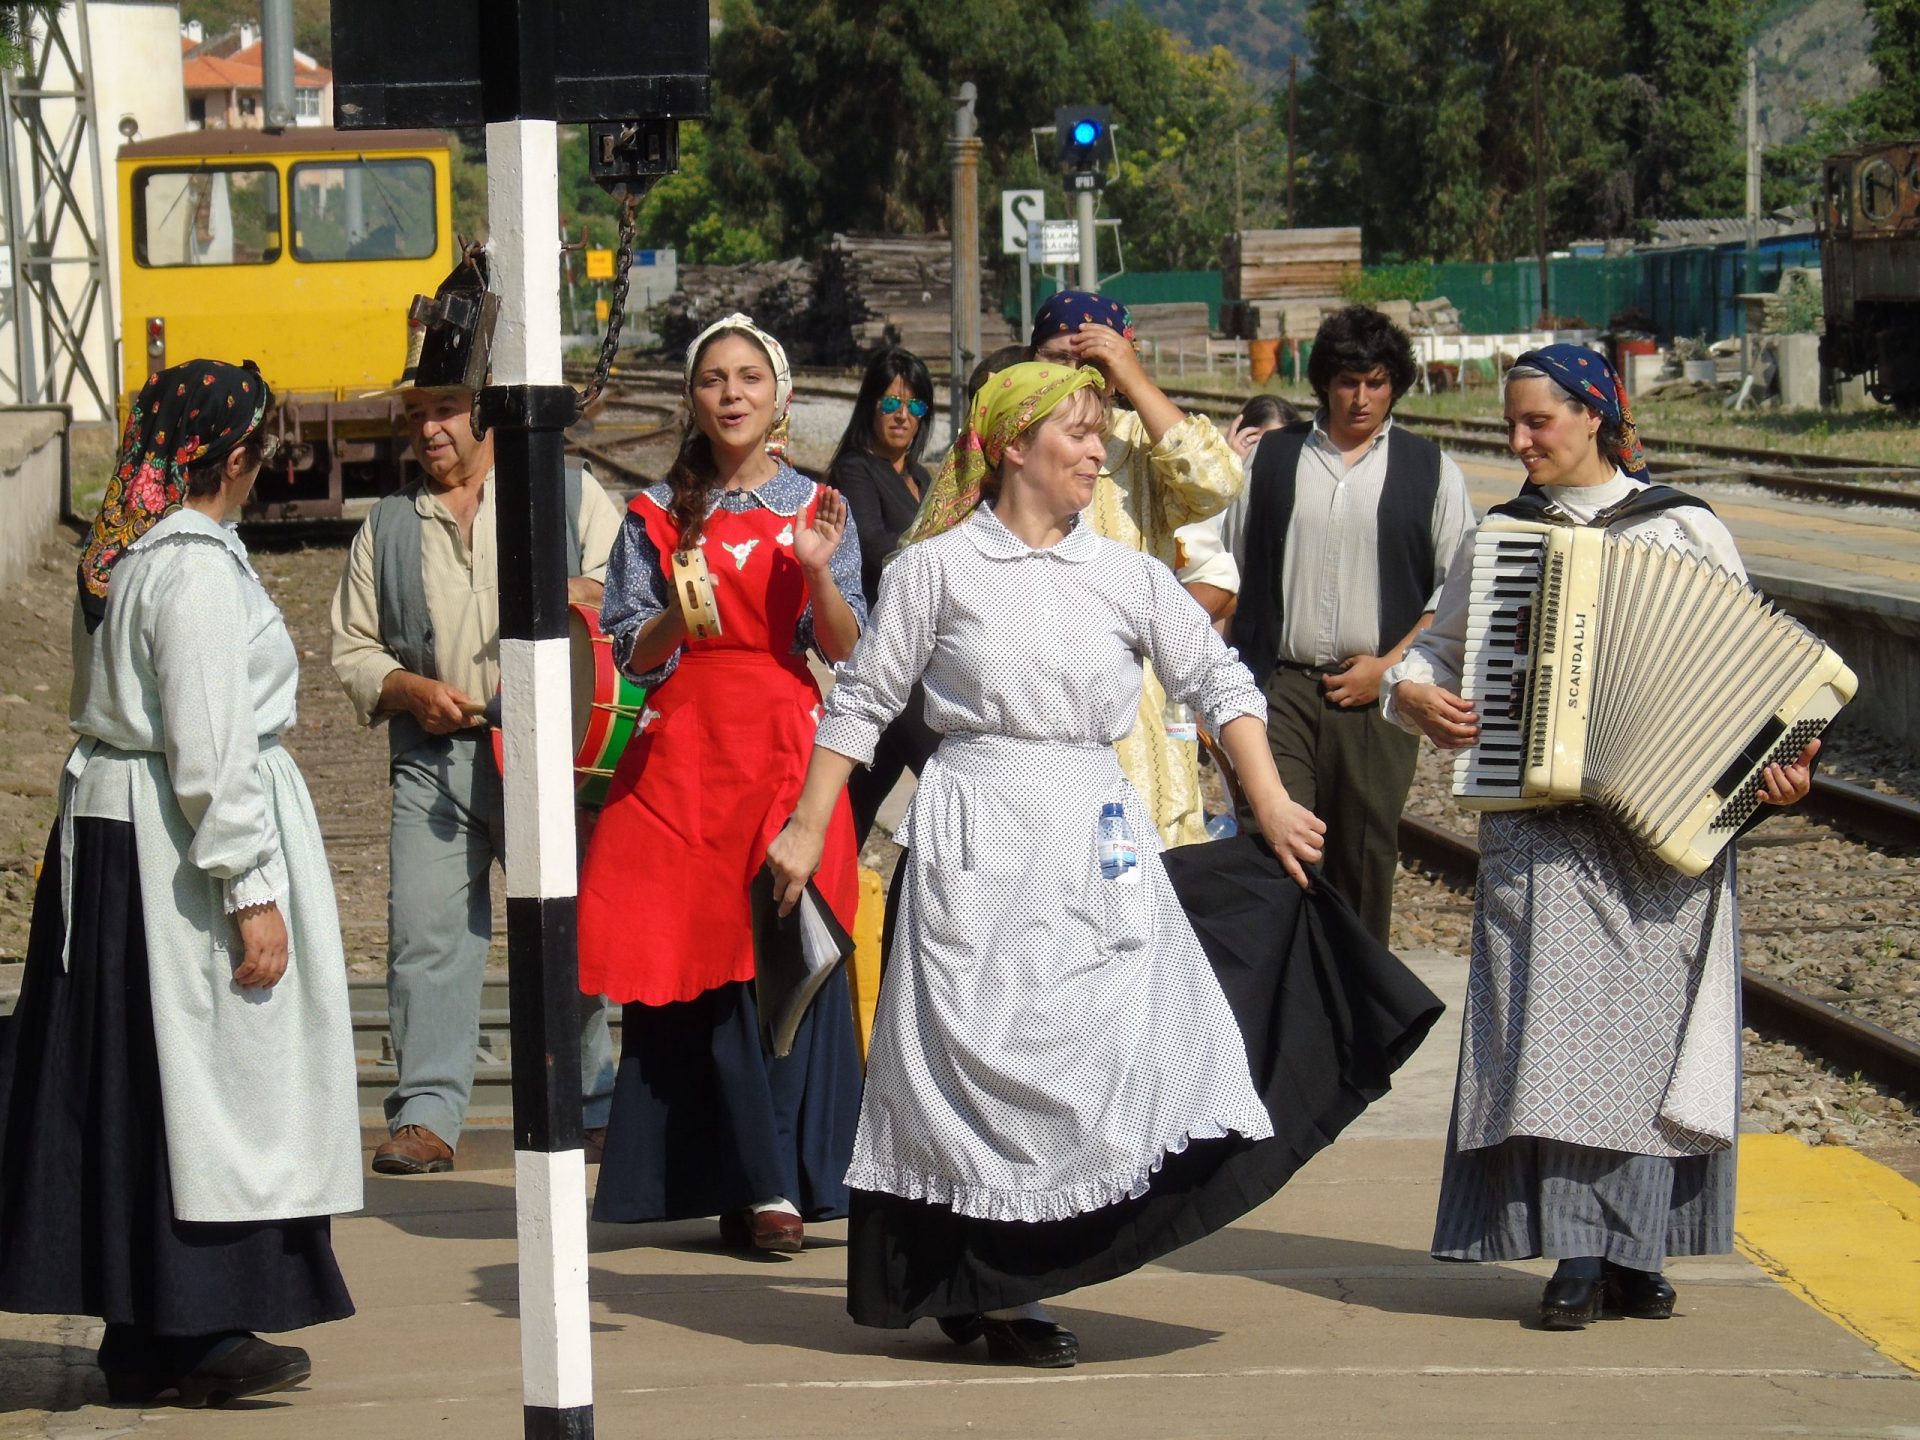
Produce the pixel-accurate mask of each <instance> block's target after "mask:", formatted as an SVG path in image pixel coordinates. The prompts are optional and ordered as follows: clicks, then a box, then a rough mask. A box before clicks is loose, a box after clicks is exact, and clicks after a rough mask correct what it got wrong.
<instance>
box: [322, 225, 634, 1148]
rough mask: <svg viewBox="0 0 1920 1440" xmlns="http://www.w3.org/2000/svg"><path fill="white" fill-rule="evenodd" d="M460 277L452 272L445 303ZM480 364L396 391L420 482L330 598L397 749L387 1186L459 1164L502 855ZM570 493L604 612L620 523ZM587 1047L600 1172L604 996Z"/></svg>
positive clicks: (383, 516)
mask: <svg viewBox="0 0 1920 1440" xmlns="http://www.w3.org/2000/svg"><path fill="white" fill-rule="evenodd" d="M462 267H463V268H470V263H469V262H462ZM462 278H463V277H462V273H461V271H460V270H456V271H455V274H454V275H453V276H451V277H449V280H448V282H447V284H445V285H442V287H441V296H443V297H444V296H445V295H446V294H448V293H449V291H450V289H455V288H458V286H457V284H456V282H459V281H461V280H462ZM464 279H465V280H466V281H467V282H469V283H471V282H472V281H473V280H474V276H472V275H467V276H465V277H464ZM478 283H479V285H480V287H481V289H482V290H484V285H485V280H484V276H483V275H482V276H481V277H480V279H479V282H478ZM437 298H438V297H437ZM484 339H485V337H481V343H484ZM474 368H475V367H473V366H455V367H453V368H451V369H448V368H447V367H442V366H438V365H436V364H435V355H434V353H433V352H432V350H431V348H429V351H428V353H427V354H425V355H422V356H419V357H418V359H417V360H411V361H410V363H409V374H408V376H407V377H406V378H404V379H403V380H402V381H401V386H400V395H401V400H402V403H403V404H404V406H405V407H406V417H407V430H408V435H409V437H410V439H411V441H412V446H413V456H414V459H415V460H417V461H418V462H419V464H420V470H421V475H420V478H419V479H418V480H416V481H415V482H414V483H413V484H411V485H409V486H407V487H406V488H405V489H403V490H401V491H399V492H398V493H396V494H393V495H389V496H387V497H386V498H385V499H383V500H382V501H380V502H379V504H377V505H376V506H375V507H374V509H373V512H372V513H371V514H370V515H369V516H368V517H367V519H366V522H365V523H364V524H363V525H361V527H360V530H359V533H358V534H356V535H355V536H354V539H353V544H352V546H351V547H350V548H349V550H348V554H347V564H346V570H345V573H343V574H342V575H341V577H340V585H339V588H338V589H337V590H336V591H335V592H334V597H333V669H334V674H335V675H337V676H338V677H339V679H340V683H341V685H342V686H343V687H344V688H345V690H346V692H347V698H348V699H349V700H351V701H352V702H353V707H354V710H355V711H356V713H357V714H358V715H359V717H360V720H361V722H362V723H363V724H367V725H378V724H385V725H386V727H387V738H388V742H389V751H390V754H391V762H390V766H389V771H388V775H389V779H390V782H391V785H392V803H393V809H392V826H391V830H390V833H389V855H390V865H389V872H390V873H389V877H388V878H389V888H388V893H387V1014H388V1024H389V1027H390V1029H391V1031H392V1035H393V1048H394V1059H395V1062H396V1067H397V1069H398V1070H399V1082H398V1084H396V1085H395V1087H394V1089H393V1092H392V1093H391V1094H390V1095H388V1096H387V1101H386V1113H387V1126H388V1130H389V1132H390V1134H389V1138H388V1139H387V1140H386V1142H385V1143H384V1144H382V1145H381V1146H380V1147H379V1148H378V1149H377V1150H375V1151H374V1154H373V1168H374V1169H375V1170H376V1171H378V1172H379V1173H381V1174H384V1175H417V1174H423V1173H427V1172H431V1171H439V1170H451V1169H452V1168H453V1152H454V1147H455V1146H456V1145H457V1144H458V1143H459V1138H460V1131H461V1127H462V1125H463V1124H464V1122H465V1119H466V1112H467V1102H468V1099H469V1097H470V1095H471V1094H472V1090H473V1076H474V1059H475V1042H476V1039H477V1037H478V1035H479V1030H480V999H481V993H482V985H483V983H484V977H485V972H486V963H487V950H488V947H489V945H490V943H491V941H492V919H491V905H490V903H489V899H488V889H489V872H490V869H491V867H492V866H493V864H494V863H495V861H498V860H502V859H503V845H504V836H505V816H504V809H503V800H502V795H501V788H500V776H499V773H498V771H497V770H496V769H495V766H494V761H493V756H492V751H491V746H490V744H489V741H488V735H487V726H486V721H485V720H484V719H483V718H482V715H481V712H482V709H483V707H484V706H485V704H486V702H487V701H489V700H491V699H492V698H493V697H494V694H495V693H496V692H497V690H498V689H499V685H500V599H499V582H498V569H497V559H496V557H497V555H498V553H499V552H498V543H497V536H496V530H495V521H494V493H493V492H494V486H493V436H492V435H491V434H490V433H489V434H487V435H484V436H476V435H475V434H474V433H473V397H474V390H473V388H472V386H471V384H470V383H460V382H462V381H466V382H471V381H472V380H474V379H475V378H476V376H475V374H474V373H472V371H473V369H474ZM478 369H479V370H481V371H484V363H483V362H482V363H480V364H479V365H478ZM567 499H568V506H567V511H568V516H569V518H570V519H571V521H572V524H571V525H570V526H569V527H568V530H569V533H568V537H567V546H568V555H569V559H570V561H571V565H570V572H571V573H572V574H573V576H574V577H575V578H573V579H571V580H569V581H568V582H567V598H568V600H570V601H576V602H579V603H581V604H588V605H596V606H597V605H598V604H599V603H600V594H601V581H602V579H603V578H604V576H605V575H606V568H607V556H608V554H609V552H610V551H611V550H612V547H613V541H614V537H615V536H616V535H617V534H618V533H619V530H620V521H621V512H620V510H619V508H618V507H617V506H616V505H615V504H614V502H613V500H612V499H611V498H610V497H609V496H608V495H607V493H606V491H604V490H602V489H601V488H600V485H599V482H597V481H596V480H595V479H594V478H593V477H592V475H590V474H588V473H586V470H585V467H584V466H575V465H573V464H571V463H570V464H569V466H568V473H567ZM580 1042H581V1043H580V1049H581V1062H582V1063H581V1088H582V1093H583V1094H584V1095H585V1097H586V1106H585V1112H584V1120H585V1124H586V1127H587V1130H588V1132H589V1134H588V1143H589V1156H588V1158H589V1160H592V1159H594V1158H596V1157H595V1156H594V1155H593V1154H592V1148H593V1142H594V1140H595V1139H596V1138H601V1137H604V1134H605V1127H606V1123H607V1111H608V1107H609V1106H610V1105H611V1103H612V1098H613V1073H614V1072H613V1056H612V1048H611V1042H610V1039H609V1035H608V1030H607V1016H606V1002H605V1001H604V1000H603V999H599V998H598V997H594V998H588V999H583V1001H582V1007H581V1036H580ZM596 1132H597V1133H596Z"/></svg>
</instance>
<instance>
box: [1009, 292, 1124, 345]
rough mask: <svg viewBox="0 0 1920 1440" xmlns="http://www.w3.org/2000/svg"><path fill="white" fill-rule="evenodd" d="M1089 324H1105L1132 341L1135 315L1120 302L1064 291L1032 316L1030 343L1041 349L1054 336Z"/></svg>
mask: <svg viewBox="0 0 1920 1440" xmlns="http://www.w3.org/2000/svg"><path fill="white" fill-rule="evenodd" d="M1088 325H1104V326H1106V327H1107V328H1108V329H1109V330H1118V331H1119V332H1120V333H1121V335H1123V336H1125V337H1126V338H1127V339H1129V340H1131V339H1133V316H1131V315H1129V314H1128V313H1127V307H1126V306H1124V305H1122V304H1121V303H1120V302H1119V301H1118V300H1113V299H1109V298H1108V297H1107V296H1105V295H1096V294H1094V293H1093V292H1092V291H1091V290H1062V291H1061V292H1060V293H1059V294H1057V295H1053V296H1050V297H1049V298H1048V299H1047V302H1046V303H1045V304H1044V305H1042V306H1041V307H1040V313H1039V314H1037V315H1035V316H1034V317H1033V335H1032V337H1031V338H1030V339H1029V340H1028V342H1027V343H1028V344H1029V345H1031V346H1032V347H1033V348H1034V349H1035V350H1038V349H1039V348H1040V347H1041V346H1042V345H1044V344H1045V343H1046V342H1047V341H1049V340H1051V339H1052V338H1053V337H1054V336H1056V335H1071V334H1073V333H1074V332H1075V331H1077V330H1080V329H1082V328H1083V327H1085V326H1088Z"/></svg>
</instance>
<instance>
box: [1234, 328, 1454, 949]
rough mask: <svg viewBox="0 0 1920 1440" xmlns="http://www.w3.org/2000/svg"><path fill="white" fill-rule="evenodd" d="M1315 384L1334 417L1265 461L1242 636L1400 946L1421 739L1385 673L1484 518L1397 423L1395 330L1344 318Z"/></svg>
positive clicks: (1400, 336) (1360, 903)
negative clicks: (1476, 517)
mask: <svg viewBox="0 0 1920 1440" xmlns="http://www.w3.org/2000/svg"><path fill="white" fill-rule="evenodd" d="M1307 377H1308V379H1309V380H1310V381H1311V382H1312V384H1313V389H1314V393H1315V395H1317V396H1318V397H1319V401H1320V409H1319V412H1318V413H1317V414H1316V415H1315V416H1314V418H1313V419H1312V420H1311V421H1303V422H1301V423H1299V424H1297V425H1290V426H1288V427H1286V428H1284V429H1281V430H1275V431H1273V432H1271V433H1269V434H1268V435H1266V436H1265V437H1263V438H1262V440H1261V441H1260V444H1259V447H1258V448H1257V449H1256V450H1255V451H1254V452H1253V454H1252V456H1251V457H1250V458H1249V460H1248V462H1247V489H1246V492H1245V498H1244V501H1243V502H1242V503H1243V504H1244V507H1245V509H1244V518H1243V523H1241V524H1239V525H1231V524H1230V526H1229V531H1230V541H1231V544H1232V548H1233V551H1234V556H1235V559H1236V560H1238V561H1239V565H1240V576H1241V580H1240V601H1239V608H1238V609H1237V610H1236V611H1235V612H1234V618H1233V628H1232V636H1233V643H1234V644H1235V646H1237V647H1238V648H1239V651H1240V656H1241V658H1242V659H1243V660H1244V661H1245V662H1246V663H1247V666H1248V668H1249V669H1251V670H1252V671H1253V675H1254V679H1255V680H1257V681H1259V682H1260V684H1261V686H1262V688H1263V689H1264V690H1265V691H1266V695H1267V705H1268V715H1267V739H1268V743H1269V744H1270V745H1271V746H1272V747H1273V758H1274V760H1275V762H1276V763H1277V764H1278V766H1279V768H1280V778H1281V779H1282V780H1284V781H1285V782H1286V785H1287V793H1288V794H1290V795H1292V796H1293V797H1294V799H1296V800H1298V801H1299V802H1300V803H1301V804H1302V805H1305V806H1307V807H1308V808H1309V809H1311V810H1313V811H1314V812H1315V813H1316V814H1317V815H1319V816H1320V818H1321V819H1323V820H1325V821H1326V822H1327V840H1326V860H1325V862H1324V864H1323V866H1322V869H1323V871H1324V873H1325V876H1326V878H1327V880H1328V882H1329V883H1331V884H1332V885H1333V887H1334V888H1335V889H1337V890H1338V891H1340V893H1341V894H1342V895H1344V896H1346V898H1347V899H1348V900H1349V901H1350V902H1352V904H1353V907H1354V909H1355V910H1356V911H1358V912H1359V914H1360V918H1361V919H1362V920H1363V921H1364V922H1365V923H1366V926H1367V928H1368V929H1369V930H1371V931H1372V932H1373V933H1374V934H1375V935H1377V936H1378V937H1379V938H1380V939H1381V940H1382V941H1385V940H1386V938H1387V933H1388V930H1389V928H1390V925H1391V921H1392V915H1393V876H1394V864H1395V860H1396V856H1397V853H1398V850H1397V845H1396V836H1397V832H1398V828H1399V823H1400V810H1401V807H1402V806H1404V805H1405V804H1406V800H1407V791H1408V789H1409V788H1410V787H1411V786H1412V784H1413V768H1414V761H1415V759H1416V757H1417V756H1418V754H1419V742H1418V740H1417V738H1416V737H1414V736H1411V735H1408V734H1407V733H1405V732H1404V731H1402V730H1400V729H1398V728H1397V727H1396V726H1393V725H1390V724H1388V723H1387V722H1386V721H1385V720H1384V719H1383V718H1381V714H1380V677H1381V675H1382V674H1384V673H1385V672H1386V669H1387V667H1388V666H1389V665H1391V664H1393V663H1394V662H1395V661H1396V660H1398V659H1399V658H1400V655H1401V653H1402V652H1403V651H1404V650H1405V649H1406V646H1407V643H1408V642H1409V641H1410V640H1412V638H1413V637H1414V635H1415V634H1416V633H1418V632H1419V631H1420V629H1422V628H1423V627H1424V626H1426V625H1427V624H1428V623H1429V622H1430V621H1431V620H1432V619H1433V604H1434V599H1435V597H1437V596H1438V595H1439V593H1440V587H1441V585H1442V584H1443V583H1444V582H1445V580H1446V578H1447V566H1448V565H1449V564H1450V563H1451V562H1452V560H1453V557H1454V552H1455V550H1456V549H1457V548H1458V546H1459V542H1460V537H1461V535H1462V534H1464V533H1465V532H1466V531H1467V530H1468V529H1469V528H1470V527H1471V526H1472V524H1473V509H1472V506H1471V504H1470V503H1469V501H1468V499H1467V487H1466V481H1465V480H1464V479H1463V478H1462V476H1461V474H1460V468H1459V467H1458V466H1457V465H1455V464H1454V463H1453V461H1451V460H1450V459H1448V458H1447V457H1446V456H1444V455H1442V454H1441V453H1440V447H1439V446H1437V445H1435V444H1434V443H1433V442H1432V441H1430V440H1423V439H1421V438H1420V437H1419V436H1417V435H1413V434H1410V433H1408V432H1407V431H1406V430H1404V429H1401V428H1399V427H1397V426H1395V425H1394V423H1393V418H1392V415H1393V407H1394V404H1395V402H1397V401H1398V400H1399V398H1400V397H1401V396H1402V395H1403V394H1405V393H1406V390H1407V387H1408V386H1409V385H1411V384H1412V383H1413V377H1414V360H1413V346H1412V344H1411V342H1410V341H1409V340H1408V339H1407V337H1406V335H1405V334H1404V333H1403V332H1402V331H1401V330H1400V329H1399V328H1398V327H1396V326H1395V325H1394V324H1393V323H1392V322H1391V321H1389V320H1387V319H1386V317H1385V316H1383V315H1381V314H1379V313H1378V312H1377V311H1374V310H1370V309H1368V308H1366V307H1365V306H1362V305H1352V306H1348V307H1347V308H1346V309H1344V310H1340V311H1337V312H1336V313H1334V314H1332V315H1329V316H1328V317H1327V318H1326V320H1325V321H1324V322H1323V323H1322V324H1321V326H1320V331H1319V333H1318V334H1317V335H1316V336H1315V337H1314V341H1313V351H1312V353H1311V355H1310V356H1309V357H1308V361H1307Z"/></svg>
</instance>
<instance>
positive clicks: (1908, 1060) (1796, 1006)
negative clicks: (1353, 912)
mask: <svg viewBox="0 0 1920 1440" xmlns="http://www.w3.org/2000/svg"><path fill="white" fill-rule="evenodd" d="M1827 783H1828V784H1829V785H1833V784H1838V783H1840V782H1836V781H1829V782H1827ZM1847 788H1848V789H1850V790H1858V789H1859V787H1858V786H1849V787H1847ZM1864 793H1867V794H1872V793H1873V792H1871V791H1867V792H1864ZM1876 798H1882V799H1884V798H1886V797H1876ZM1400 850H1401V853H1402V854H1404V855H1406V856H1408V857H1409V858H1410V859H1412V860H1414V861H1415V862H1416V863H1419V864H1421V865H1424V866H1425V867H1427V868H1428V869H1431V870H1432V871H1434V873H1436V874H1437V875H1439V876H1440V877H1441V878H1442V879H1444V880H1446V881H1447V882H1448V883H1449V884H1452V885H1455V886H1457V887H1460V888H1462V889H1465V888H1470V887H1471V886H1472V884H1473V882H1474V878H1475V877H1476V876H1477V874H1478V873H1479V869H1480V847H1479V846H1478V845H1477V844H1476V843H1475V842H1474V840H1473V839H1472V837H1471V836H1467V835H1461V834H1459V833H1457V832H1455V831H1452V830H1446V829H1443V828H1442V827H1440V826H1438V825H1435V824H1433V823H1432V822H1431V821H1428V820H1422V819H1420V818H1419V817H1418V816H1414V815H1403V816H1402V817H1401V818H1400ZM1740 989H1741V998H1742V1002H1743V1011H1744V1019H1745V1021H1746V1023H1747V1024H1749V1025H1752V1026H1753V1027H1754V1028H1755V1029H1756V1030H1763V1031H1766V1032H1767V1033H1769V1034H1772V1035H1775V1036H1778V1037H1779V1038H1781V1039H1783V1040H1790V1041H1792V1042H1793V1043H1794V1044H1796V1045H1803V1046H1805V1047H1806V1048H1807V1049H1808V1050H1810V1051H1812V1052H1813V1053H1814V1054H1816V1055H1818V1056H1820V1057H1821V1058H1822V1059H1824V1060H1827V1061H1829V1062H1830V1063H1832V1064H1834V1065H1835V1066H1837V1067H1839V1068H1840V1069H1842V1070H1851V1071H1857V1072H1858V1073H1860V1074H1862V1075H1865V1076H1868V1077H1870V1078H1872V1079H1874V1080H1877V1081H1879V1082H1880V1083H1881V1084H1883V1085H1887V1086H1889V1087H1891V1088H1892V1089H1895V1090H1899V1091H1903V1092H1905V1093H1907V1094H1910V1095H1920V1045H1917V1044H1915V1043H1914V1042H1913V1041H1911V1040H1909V1039H1907V1038H1906V1037H1905V1036H1903V1035H1896V1034H1894V1033H1893V1032H1892V1031H1891V1030H1888V1029H1885V1028H1884V1027H1882V1026H1879V1025H1875V1024H1874V1023H1873V1022H1872V1021H1870V1020H1862V1019H1859V1018H1858V1017H1857V1016H1853V1015H1849V1014H1847V1013H1846V1012H1845V1011H1844V1010H1839V1009H1836V1008H1835V1007H1834V1006H1832V1005H1829V1004H1827V1003H1826V1002H1825V1001H1824V1000H1816V999H1814V997H1813V996H1811V995H1808V994H1806V993H1805V992H1804V991H1801V990H1797V989H1795V988H1794V987H1793V986H1791V985H1788V984H1785V983H1784V982H1782V981H1779V980H1775V979H1773V978H1772V977H1771V976H1767V975H1757V974H1753V973H1750V972H1746V971H1743V972H1742V974H1741V976H1740Z"/></svg>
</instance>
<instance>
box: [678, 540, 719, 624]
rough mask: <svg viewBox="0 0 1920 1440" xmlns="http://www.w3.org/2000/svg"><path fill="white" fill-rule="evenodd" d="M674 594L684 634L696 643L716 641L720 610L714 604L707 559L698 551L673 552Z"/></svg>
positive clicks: (697, 548) (711, 579) (711, 578)
mask: <svg viewBox="0 0 1920 1440" xmlns="http://www.w3.org/2000/svg"><path fill="white" fill-rule="evenodd" d="M673 593H674V594H675V596H677V597H678V598H679V601H680V613H681V615H682V616H684V617H685V619H686V622H687V634H688V635H690V636H691V637H692V638H693V639H695V640H718V639H719V638H720V606H719V605H718V604H717V603H716V602H715V600H714V595H713V576H712V575H711V574H709V573H708V571H707V557H706V555H705V554H704V553H703V552H702V551H701V550H700V549H699V547H697V546H696V547H695V548H694V549H692V550H676V551H675V552H674V555H673Z"/></svg>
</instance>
